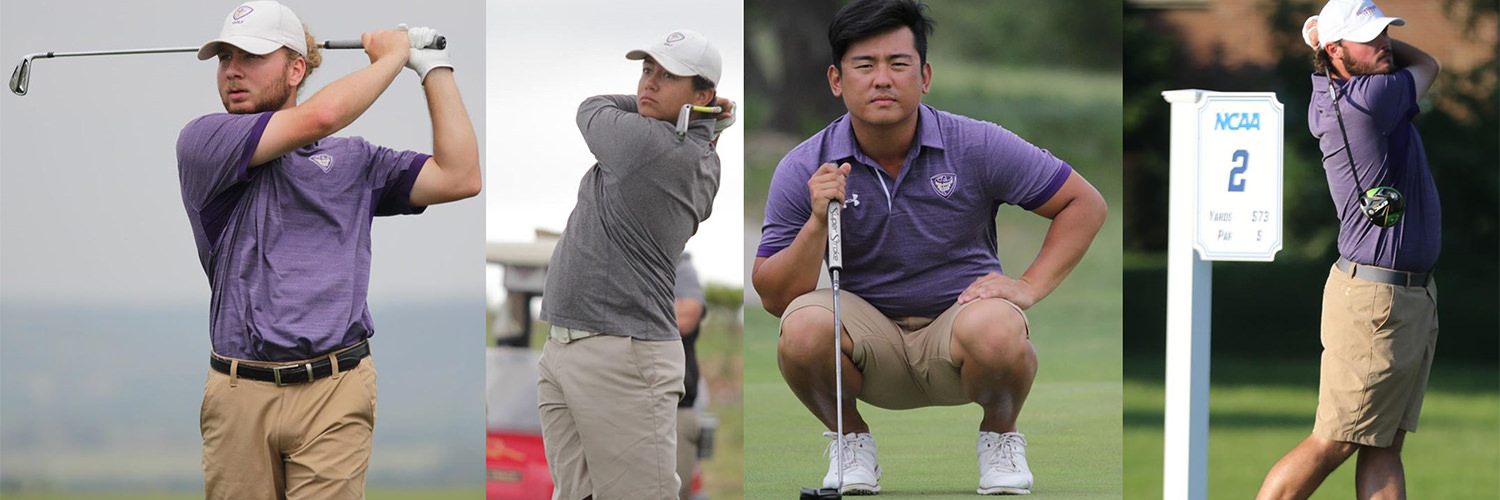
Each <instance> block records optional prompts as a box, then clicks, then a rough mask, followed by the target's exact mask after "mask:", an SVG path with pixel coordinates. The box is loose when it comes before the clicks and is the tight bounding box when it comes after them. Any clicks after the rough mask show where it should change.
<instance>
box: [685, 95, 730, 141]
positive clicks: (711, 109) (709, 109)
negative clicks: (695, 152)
mask: <svg viewBox="0 0 1500 500" xmlns="http://www.w3.org/2000/svg"><path fill="white" fill-rule="evenodd" d="M694 111H697V112H699V113H714V114H719V113H723V112H724V108H721V107H718V106H694V105H692V104H683V105H682V111H678V112H677V140H679V141H680V140H683V139H684V138H686V137H687V128H688V117H689V116H692V115H693V112H694Z"/></svg>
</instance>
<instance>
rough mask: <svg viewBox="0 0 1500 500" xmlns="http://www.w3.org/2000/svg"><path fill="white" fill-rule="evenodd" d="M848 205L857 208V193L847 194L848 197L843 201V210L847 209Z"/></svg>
mask: <svg viewBox="0 0 1500 500" xmlns="http://www.w3.org/2000/svg"><path fill="white" fill-rule="evenodd" d="M850 205H853V206H856V207H857V206H859V193H849V197H848V198H845V199H844V208H849V206H850Z"/></svg>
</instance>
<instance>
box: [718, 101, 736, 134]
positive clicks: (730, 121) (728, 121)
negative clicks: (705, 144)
mask: <svg viewBox="0 0 1500 500" xmlns="http://www.w3.org/2000/svg"><path fill="white" fill-rule="evenodd" d="M726 100H728V101H729V118H724V119H722V120H714V137H718V136H719V134H722V133H724V130H725V129H727V128H729V126H730V125H734V122H735V120H736V119H737V118H738V117H739V115H740V103H737V102H734V99H726Z"/></svg>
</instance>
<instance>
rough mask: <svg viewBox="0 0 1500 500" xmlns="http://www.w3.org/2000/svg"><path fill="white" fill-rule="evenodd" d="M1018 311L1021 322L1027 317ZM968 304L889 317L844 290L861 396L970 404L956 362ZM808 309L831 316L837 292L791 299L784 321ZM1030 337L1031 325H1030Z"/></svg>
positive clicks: (875, 400) (883, 401) (888, 401)
mask: <svg viewBox="0 0 1500 500" xmlns="http://www.w3.org/2000/svg"><path fill="white" fill-rule="evenodd" d="M983 300H995V301H1000V302H1004V303H1006V304H1008V305H1010V306H1011V307H1015V308H1016V312H1018V313H1020V314H1021V318H1023V319H1024V318H1026V313H1025V312H1024V311H1022V310H1021V308H1020V307H1017V306H1016V305H1015V304H1012V303H1011V302H1010V301H1008V300H1005V299H983ZM977 302H978V301H975V302H969V303H967V304H963V305H958V304H954V305H953V306H952V307H949V308H948V310H946V311H943V313H942V314H941V315H938V317H937V318H924V317H906V318H888V317H886V316H885V315H884V314H881V312H880V310H878V309H876V308H875V306H872V305H870V303H869V302H865V300H864V299H862V298H860V297H859V296H858V295H855V294H852V293H849V292H845V291H840V292H839V309H840V312H842V313H843V317H842V318H840V321H841V322H842V324H843V327H844V331H845V332H848V333H849V338H850V339H853V340H854V345H853V346H852V347H853V361H854V367H855V368H858V369H859V373H860V374H861V375H863V376H864V384H863V386H862V387H861V388H860V391H859V394H858V395H857V397H858V398H859V399H860V400H862V401H864V402H866V403H869V404H872V405H875V406H877V407H880V408H885V409H888V410H905V409H911V408H922V407H926V406H957V405H963V404H968V403H972V402H973V401H971V400H970V399H969V397H968V396H967V395H965V394H964V390H963V385H962V383H961V382H960V378H959V366H958V364H956V363H955V362H954V361H953V354H952V352H950V351H951V347H952V341H953V321H954V320H955V319H957V318H958V313H959V312H961V311H963V310H964V308H966V307H968V306H969V304H974V303H977ZM804 307H820V308H823V309H825V310H827V311H828V312H829V313H830V314H832V313H833V291H832V290H829V289H822V290H814V291H812V292H808V293H807V294H804V295H802V296H801V297H797V298H796V299H794V300H792V303H791V304H788V305H787V308H786V311H785V312H783V313H782V314H781V317H782V318H783V319H785V318H787V317H789V316H791V314H792V312H794V311H796V310H798V309H801V308H804ZM1026 337H1027V338H1031V325H1030V323H1029V322H1028V323H1027V326H1026Z"/></svg>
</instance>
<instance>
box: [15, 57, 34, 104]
mask: <svg viewBox="0 0 1500 500" xmlns="http://www.w3.org/2000/svg"><path fill="white" fill-rule="evenodd" d="M38 55H40V54H31V55H28V56H26V58H25V59H22V60H21V64H17V65H16V69H15V71H11V72H10V91H11V93H14V94H16V95H26V88H27V87H29V86H31V59H32V58H35V57H36V56H38Z"/></svg>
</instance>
